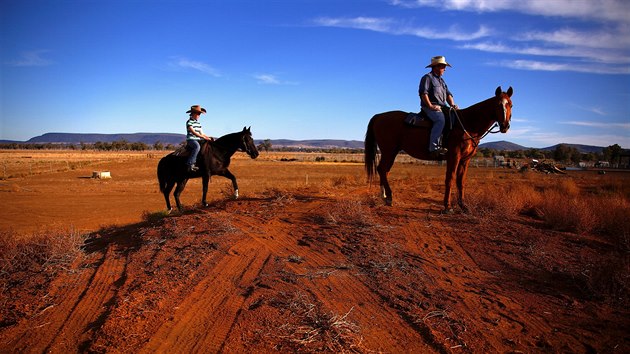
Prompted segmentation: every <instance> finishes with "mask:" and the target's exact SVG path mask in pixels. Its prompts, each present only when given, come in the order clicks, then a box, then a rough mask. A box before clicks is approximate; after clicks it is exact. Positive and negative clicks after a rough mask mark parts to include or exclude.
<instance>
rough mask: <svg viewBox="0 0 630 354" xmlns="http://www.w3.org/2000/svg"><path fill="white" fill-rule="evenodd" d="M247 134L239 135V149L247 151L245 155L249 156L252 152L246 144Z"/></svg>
mask: <svg viewBox="0 0 630 354" xmlns="http://www.w3.org/2000/svg"><path fill="white" fill-rule="evenodd" d="M246 137H247V134H243V136H242V137H241V143H242V144H241V147H240V148H239V150H241V151H244V152H245V153H247V155H249V156H253V155H254V153H253V152H252V150H251V149H250V148H249V145H248V144H247V140H246Z"/></svg>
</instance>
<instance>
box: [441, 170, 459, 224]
mask: <svg viewBox="0 0 630 354" xmlns="http://www.w3.org/2000/svg"><path fill="white" fill-rule="evenodd" d="M456 165H457V161H456V160H455V159H449V160H448V162H447V164H446V178H445V180H444V213H452V212H453V209H452V208H451V187H452V185H453V179H454V178H455V170H456Z"/></svg>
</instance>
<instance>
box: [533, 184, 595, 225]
mask: <svg viewBox="0 0 630 354" xmlns="http://www.w3.org/2000/svg"><path fill="white" fill-rule="evenodd" d="M539 209H540V211H541V214H542V218H543V220H544V221H545V223H547V225H549V226H550V227H551V228H552V229H555V230H560V231H571V232H576V233H584V232H588V231H591V230H592V229H593V226H594V224H595V222H596V220H595V215H594V214H593V209H592V207H591V205H590V203H589V201H588V200H587V199H586V198H583V197H580V196H579V195H578V196H570V195H567V194H565V191H562V190H545V191H544V192H543V198H542V202H541V205H540V208H539Z"/></svg>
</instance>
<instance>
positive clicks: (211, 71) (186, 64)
mask: <svg viewBox="0 0 630 354" xmlns="http://www.w3.org/2000/svg"><path fill="white" fill-rule="evenodd" d="M173 65H175V66H176V67H180V68H184V69H193V70H197V71H200V72H202V73H204V74H208V75H211V76H214V77H220V76H221V73H220V72H219V70H217V69H215V68H213V67H212V66H210V65H208V64H206V63H203V62H200V61H194V60H190V59H187V58H177V59H176V61H175V62H174V63H173Z"/></svg>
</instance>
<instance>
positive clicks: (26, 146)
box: [0, 139, 177, 151]
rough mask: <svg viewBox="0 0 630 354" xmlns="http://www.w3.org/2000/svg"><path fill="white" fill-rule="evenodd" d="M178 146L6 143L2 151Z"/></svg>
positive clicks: (168, 146) (171, 147)
mask: <svg viewBox="0 0 630 354" xmlns="http://www.w3.org/2000/svg"><path fill="white" fill-rule="evenodd" d="M176 148H177V146H175V145H173V144H166V145H164V144H162V143H161V142H159V141H157V142H155V143H154V144H152V145H149V144H145V143H142V142H134V143H131V142H128V141H126V140H124V139H123V140H116V141H112V142H102V141H97V142H95V143H79V144H72V143H58V144H53V143H43V144H38V143H35V144H33V143H4V144H0V149H8V150H99V151H145V150H175V149H176Z"/></svg>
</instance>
